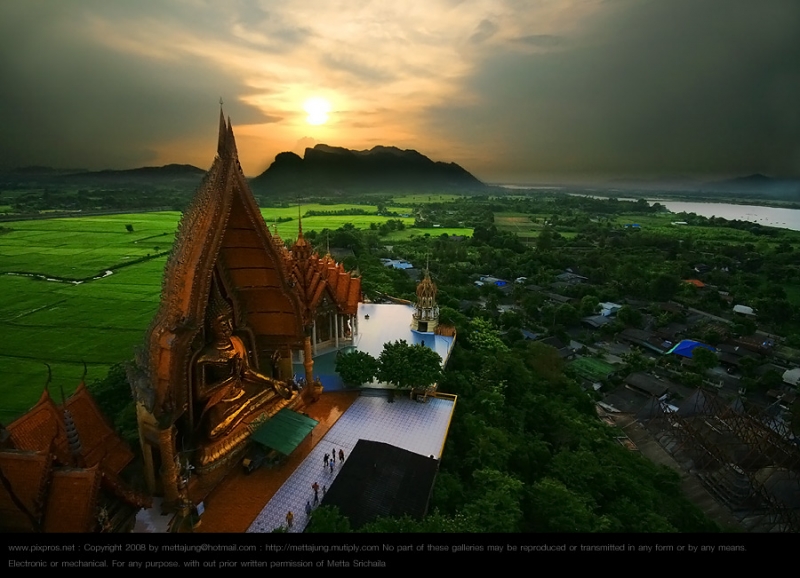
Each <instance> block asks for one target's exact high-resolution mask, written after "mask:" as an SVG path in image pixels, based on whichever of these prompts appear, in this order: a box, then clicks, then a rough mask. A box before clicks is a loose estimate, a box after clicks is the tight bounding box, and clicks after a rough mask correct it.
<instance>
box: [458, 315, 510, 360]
mask: <svg viewBox="0 0 800 578" xmlns="http://www.w3.org/2000/svg"><path fill="white" fill-rule="evenodd" d="M467 339H468V340H469V343H470V345H472V347H473V348H474V349H477V350H479V351H484V352H487V353H498V352H501V351H508V347H506V344H505V343H503V341H502V340H501V339H500V336H499V335H498V334H497V331H495V329H494V327H493V326H492V323H491V322H490V321H487V320H485V319H481V318H480V317H476V318H475V319H473V320H472V321H471V322H470V324H469V334H468V337H467Z"/></svg>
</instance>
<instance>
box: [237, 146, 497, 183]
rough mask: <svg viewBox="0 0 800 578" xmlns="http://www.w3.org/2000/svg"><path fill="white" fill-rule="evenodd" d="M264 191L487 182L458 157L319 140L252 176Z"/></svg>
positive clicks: (284, 153)
mask: <svg viewBox="0 0 800 578" xmlns="http://www.w3.org/2000/svg"><path fill="white" fill-rule="evenodd" d="M251 184H252V185H253V188H254V189H256V190H258V191H260V192H267V193H268V192H272V191H275V192H279V191H283V190H286V189H294V190H297V189H305V190H317V191H333V190H336V189H343V188H353V187H357V188H374V189H398V188H402V189H429V188H440V189H441V188H446V189H462V190H463V189H482V188H484V186H485V185H484V184H483V183H482V182H481V181H479V180H478V179H477V178H475V177H474V176H472V175H471V174H470V173H469V172H468V171H466V170H464V169H463V168H462V167H460V166H459V165H457V164H456V163H445V162H437V161H432V160H431V159H429V158H428V157H426V156H425V155H423V154H420V153H419V152H417V151H415V150H402V149H399V148H397V147H391V146H376V147H373V148H372V149H370V150H363V151H355V150H350V149H346V148H342V147H333V146H328V145H325V144H318V145H316V146H315V147H314V148H307V149H306V150H305V155H304V157H303V158H301V157H300V156H298V155H296V154H295V153H292V152H283V153H280V154H278V155H277V156H276V157H275V161H274V162H273V163H272V164H271V165H270V167H269V168H268V169H267V170H266V171H264V172H263V173H261V174H260V175H259V176H257V177H255V178H254V179H252V180H251Z"/></svg>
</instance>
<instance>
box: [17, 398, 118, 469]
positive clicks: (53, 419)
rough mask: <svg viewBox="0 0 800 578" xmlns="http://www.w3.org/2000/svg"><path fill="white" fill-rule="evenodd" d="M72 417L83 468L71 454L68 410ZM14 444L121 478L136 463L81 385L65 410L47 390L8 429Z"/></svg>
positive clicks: (60, 460) (67, 401)
mask: <svg viewBox="0 0 800 578" xmlns="http://www.w3.org/2000/svg"><path fill="white" fill-rule="evenodd" d="M65 408H66V409H68V410H69V411H70V413H71V414H72V418H73V420H74V422H75V426H76V428H77V431H78V435H79V437H80V441H81V453H80V457H79V462H80V463H79V464H76V463H74V459H73V456H72V454H71V452H70V447H69V440H68V439H67V430H66V427H65V424H64V409H65ZM8 432H9V434H10V438H11V443H12V444H13V446H14V447H15V448H16V449H19V450H26V451H32V452H50V451H52V452H53V454H55V456H56V459H58V461H59V462H60V463H61V464H63V465H76V466H77V465H80V466H86V467H93V466H97V465H100V464H102V466H103V469H104V470H107V471H108V472H109V473H113V474H115V475H118V474H119V473H120V472H121V471H122V470H123V469H124V468H125V466H127V465H128V464H129V463H130V462H131V461H132V460H133V452H132V451H131V449H130V447H128V444H126V443H125V442H124V441H123V440H122V439H121V438H120V437H119V436H118V435H117V434H116V432H115V431H114V429H113V428H112V427H111V425H110V424H109V423H108V421H107V420H106V418H105V416H104V415H103V414H102V412H101V411H100V408H99V407H97V404H96V403H95V401H94V399H93V398H92V396H91V394H90V393H89V390H88V389H86V386H85V385H84V384H83V383H81V384H80V385H79V386H78V388H77V389H76V390H75V393H74V394H73V395H71V396H70V397H69V398H68V399H67V400H66V402H65V403H64V405H63V406H58V405H56V404H55V402H54V401H53V399H52V398H51V397H50V393H49V392H48V391H47V390H45V391H44V392H43V393H42V397H41V398H39V402H38V403H37V404H36V405H35V406H34V407H33V408H32V409H31V410H30V411H29V412H28V413H26V414H25V415H23V416H22V417H20V418H19V419H18V420H16V421H15V422H13V423H12V424H10V425H9V426H8Z"/></svg>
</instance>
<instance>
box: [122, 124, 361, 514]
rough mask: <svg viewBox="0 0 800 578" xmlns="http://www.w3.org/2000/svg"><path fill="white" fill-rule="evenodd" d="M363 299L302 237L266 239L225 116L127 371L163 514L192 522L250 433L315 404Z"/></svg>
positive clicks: (355, 284) (356, 282) (353, 282)
mask: <svg viewBox="0 0 800 578" xmlns="http://www.w3.org/2000/svg"><path fill="white" fill-rule="evenodd" d="M360 297H361V280H360V279H359V278H354V277H352V276H351V275H350V274H349V273H347V272H346V271H345V270H344V269H343V267H342V266H341V265H339V264H336V263H335V262H334V261H333V259H331V258H330V256H325V257H323V258H320V257H319V256H318V255H317V254H316V253H314V252H313V250H312V248H311V246H310V244H309V243H308V242H307V241H306V239H305V238H304V237H303V234H302V227H301V228H300V229H299V231H298V239H297V241H296V242H295V243H294V245H293V246H292V248H291V250H288V249H287V248H286V247H285V246H284V243H283V241H282V240H281V239H280V238H279V237H278V236H277V235H275V236H273V235H271V234H270V232H269V230H268V229H267V227H266V225H265V223H264V219H263V217H262V216H261V212H260V211H259V208H258V206H257V204H256V201H255V199H254V197H253V195H252V192H251V191H250V188H249V186H248V184H247V180H246V178H245V176H244V174H243V172H242V169H241V166H240V164H239V159H238V153H237V149H236V142H235V139H234V135H233V128H232V126H231V122H230V119H228V121H227V123H226V121H225V118H224V115H223V114H222V111H221V110H220V120H219V139H218V144H217V155H216V157H215V159H214V162H213V164H212V166H211V168H210V169H209V171H208V173H207V174H206V176H205V178H204V179H203V181H202V183H201V185H200V187H199V188H198V191H197V193H196V195H195V198H194V200H193V201H192V203H191V205H190V206H189V208H188V209H187V210H186V211H185V212H184V214H183V216H182V218H181V221H180V224H179V225H178V232H177V234H176V239H175V244H174V246H173V249H172V252H171V254H170V257H169V259H168V261H167V264H166V268H165V271H164V279H163V285H162V294H161V304H160V307H159V310H158V312H157V314H156V316H155V318H154V319H153V322H152V323H151V325H150V328H149V329H148V332H147V335H146V340H145V347H143V348H142V349H141V350H140V351H139V352H138V354H137V358H136V363H135V366H134V367H132V368H131V369H130V370H129V373H128V379H129V382H130V383H131V388H132V391H133V394H134V399H135V401H136V407H137V419H138V423H139V432H140V441H141V446H142V452H143V457H144V470H145V479H146V482H147V484H148V487H149V488H150V491H151V492H152V493H153V494H154V495H160V496H163V498H164V501H163V507H164V508H165V509H167V510H175V511H178V512H184V513H186V511H187V510H188V509H191V508H192V507H193V504H196V503H197V502H198V501H199V500H200V499H202V497H203V496H204V495H206V494H207V492H208V491H210V489H211V488H213V486H214V485H215V484H216V483H217V482H218V481H219V480H220V479H221V478H222V477H223V476H224V475H225V473H226V472H227V471H228V470H229V468H230V466H232V465H233V464H235V463H236V461H237V460H238V459H239V458H241V457H242V452H243V451H244V449H245V448H246V446H247V442H248V441H249V439H250V438H251V436H252V435H253V433H254V432H256V431H257V430H258V429H259V428H260V427H261V426H264V425H265V424H266V423H267V422H269V421H270V420H271V419H272V418H273V417H274V416H275V415H276V414H278V413H279V412H281V411H282V410H285V411H297V412H300V411H302V408H303V407H304V406H305V405H306V404H308V403H311V402H313V401H314V400H315V399H316V398H317V397H318V395H319V392H320V391H321V389H322V385H321V383H320V382H319V381H318V380H315V379H314V371H313V364H314V360H313V357H314V352H315V350H316V349H317V348H318V347H320V346H323V345H327V344H331V343H332V344H333V345H334V346H338V345H339V344H340V343H342V342H346V341H347V340H348V339H349V340H352V338H353V335H354V333H355V331H356V326H357V324H356V320H355V314H356V312H357V309H358V302H359V300H360ZM295 359H297V360H298V361H299V362H301V363H302V367H303V369H304V371H303V373H304V379H302V380H300V379H295V368H294V365H293V360H295Z"/></svg>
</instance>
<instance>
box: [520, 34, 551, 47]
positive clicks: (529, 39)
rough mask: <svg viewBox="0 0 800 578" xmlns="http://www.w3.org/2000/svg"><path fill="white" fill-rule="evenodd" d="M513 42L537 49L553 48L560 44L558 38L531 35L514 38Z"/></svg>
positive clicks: (546, 35)
mask: <svg viewBox="0 0 800 578" xmlns="http://www.w3.org/2000/svg"><path fill="white" fill-rule="evenodd" d="M515 40H516V41H517V42H522V43H523V44H530V45H531V46H536V47H538V48H553V47H554V46H558V45H560V44H561V42H562V38H561V37H560V36H554V35H552V34H531V35H530V36H521V37H519V38H515Z"/></svg>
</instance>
